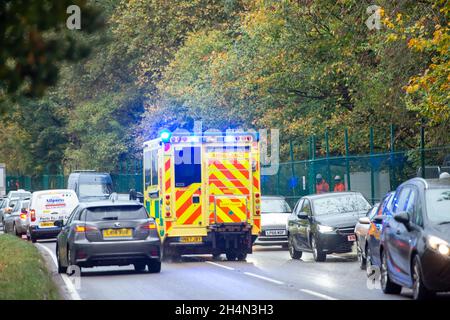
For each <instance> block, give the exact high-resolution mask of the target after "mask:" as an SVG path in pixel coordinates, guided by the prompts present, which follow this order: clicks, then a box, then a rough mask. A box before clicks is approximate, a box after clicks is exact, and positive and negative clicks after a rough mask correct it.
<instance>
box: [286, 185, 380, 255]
mask: <svg viewBox="0 0 450 320" xmlns="http://www.w3.org/2000/svg"><path fill="white" fill-rule="evenodd" d="M370 208H371V205H370V203H369V202H368V201H367V200H366V198H364V196H363V195H362V194H361V193H359V192H339V193H325V194H320V195H309V196H305V197H303V198H301V199H300V200H299V201H298V202H297V204H296V206H295V208H294V210H293V212H292V214H291V215H290V216H289V218H288V247H289V253H290V255H291V257H292V258H293V259H300V258H301V256H302V252H303V251H306V252H312V253H313V255H314V260H315V261H325V260H326V255H327V254H329V253H345V252H351V251H352V246H353V243H354V242H355V241H356V237H355V233H354V230H355V225H356V223H357V222H358V219H359V218H360V217H363V216H364V215H365V214H366V212H367V211H368V210H369V209H370Z"/></svg>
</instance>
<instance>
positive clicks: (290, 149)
mask: <svg viewBox="0 0 450 320" xmlns="http://www.w3.org/2000/svg"><path fill="white" fill-rule="evenodd" d="M289 152H290V156H291V175H292V179H291V187H292V195H293V196H294V197H295V169H294V146H293V145H292V140H289Z"/></svg>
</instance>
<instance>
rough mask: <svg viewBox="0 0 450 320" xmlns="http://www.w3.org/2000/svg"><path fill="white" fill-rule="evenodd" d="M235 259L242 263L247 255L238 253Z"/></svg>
mask: <svg viewBox="0 0 450 320" xmlns="http://www.w3.org/2000/svg"><path fill="white" fill-rule="evenodd" d="M237 259H238V261H244V260H245V259H247V253H246V252H240V253H238V255H237Z"/></svg>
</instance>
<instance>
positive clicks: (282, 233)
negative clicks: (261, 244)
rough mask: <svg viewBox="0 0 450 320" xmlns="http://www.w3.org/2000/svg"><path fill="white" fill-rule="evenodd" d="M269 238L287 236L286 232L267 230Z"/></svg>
mask: <svg viewBox="0 0 450 320" xmlns="http://www.w3.org/2000/svg"><path fill="white" fill-rule="evenodd" d="M266 235H268V236H285V235H286V230H266Z"/></svg>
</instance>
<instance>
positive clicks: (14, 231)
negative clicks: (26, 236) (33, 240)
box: [12, 223, 21, 237]
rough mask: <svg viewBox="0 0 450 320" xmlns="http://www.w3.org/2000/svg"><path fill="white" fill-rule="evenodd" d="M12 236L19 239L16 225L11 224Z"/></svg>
mask: <svg viewBox="0 0 450 320" xmlns="http://www.w3.org/2000/svg"><path fill="white" fill-rule="evenodd" d="M12 233H13V235H15V236H16V237H20V236H21V235H20V234H19V233H18V232H17V228H16V224H15V223H14V224H13V230H12Z"/></svg>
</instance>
